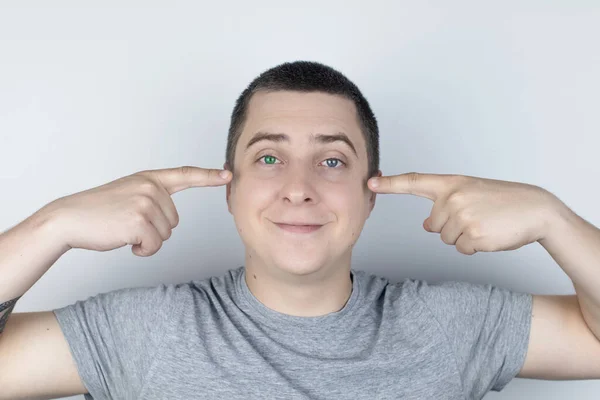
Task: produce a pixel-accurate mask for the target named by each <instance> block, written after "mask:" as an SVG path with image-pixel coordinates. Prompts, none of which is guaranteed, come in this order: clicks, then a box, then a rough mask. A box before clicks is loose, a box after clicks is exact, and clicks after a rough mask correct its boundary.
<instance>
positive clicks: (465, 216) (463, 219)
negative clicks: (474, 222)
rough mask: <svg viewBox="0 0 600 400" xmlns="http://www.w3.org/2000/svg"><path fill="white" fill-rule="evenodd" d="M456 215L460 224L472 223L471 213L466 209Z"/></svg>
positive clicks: (460, 210)
mask: <svg viewBox="0 0 600 400" xmlns="http://www.w3.org/2000/svg"><path fill="white" fill-rule="evenodd" d="M455 215H456V218H457V219H458V221H459V223H467V222H470V221H471V213H470V212H469V211H467V209H465V208H461V209H459V210H458V211H457V212H456V214H455Z"/></svg>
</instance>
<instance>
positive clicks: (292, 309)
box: [245, 253, 352, 317]
mask: <svg viewBox="0 0 600 400" xmlns="http://www.w3.org/2000/svg"><path fill="white" fill-rule="evenodd" d="M345 258H346V259H345V260H338V262H337V263H336V264H335V265H326V266H325V265H324V266H321V267H320V268H319V269H317V270H316V271H314V272H311V273H309V274H302V275H298V274H294V273H292V272H290V271H288V270H286V269H284V268H280V267H277V266H276V265H269V264H267V263H264V262H261V261H260V260H258V257H256V254H254V255H253V257H249V256H248V253H246V264H245V272H246V284H247V285H248V288H249V289H250V292H252V294H253V295H254V297H256V298H257V299H258V301H260V302H261V303H262V304H264V305H265V306H266V307H268V308H270V309H272V310H274V311H277V312H280V313H282V314H287V315H293V316H299V317H317V316H321V315H326V314H330V313H333V312H337V311H339V310H341V309H342V308H344V306H345V305H346V303H347V302H348V299H349V298H350V295H351V294H352V280H351V278H350V254H348V255H347V256H346V257H345Z"/></svg>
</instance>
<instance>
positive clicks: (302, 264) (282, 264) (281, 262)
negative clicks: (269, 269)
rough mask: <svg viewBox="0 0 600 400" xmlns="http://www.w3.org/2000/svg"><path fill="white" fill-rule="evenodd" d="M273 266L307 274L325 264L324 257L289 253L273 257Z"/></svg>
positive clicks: (286, 270) (321, 267)
mask: <svg viewBox="0 0 600 400" xmlns="http://www.w3.org/2000/svg"><path fill="white" fill-rule="evenodd" d="M273 263H274V266H275V267H276V268H278V269H280V270H282V271H285V272H287V273H289V274H294V275H309V274H312V273H315V272H317V271H319V270H321V269H323V267H324V266H325V264H326V261H325V259H324V258H321V257H319V258H317V257H307V254H305V253H304V254H297V255H293V254H290V253H286V254H282V255H281V256H279V257H273Z"/></svg>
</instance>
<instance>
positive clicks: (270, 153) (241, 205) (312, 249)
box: [225, 61, 380, 275]
mask: <svg viewBox="0 0 600 400" xmlns="http://www.w3.org/2000/svg"><path fill="white" fill-rule="evenodd" d="M225 168H227V169H230V170H231V171H233V180H232V182H231V183H230V184H229V185H228V188H227V202H228V205H229V210H230V212H231V213H232V214H233V216H234V219H235V222H236V225H237V228H238V231H239V233H240V236H241V238H242V240H243V242H244V244H245V246H246V252H247V256H248V257H250V258H252V259H254V260H255V261H256V262H257V263H259V264H260V265H264V266H265V267H266V268H269V269H276V270H279V271H281V270H285V271H286V272H288V273H292V274H296V275H303V274H309V273H312V272H316V271H318V270H319V269H323V268H335V267H336V266H339V265H340V264H344V266H347V265H348V264H349V262H350V255H351V250H352V247H353V245H354V243H355V242H356V240H357V239H358V237H359V235H360V232H361V231H362V228H363V225H364V222H365V220H366V219H367V218H368V216H369V214H370V212H371V210H372V208H373V206H374V204H375V195H374V193H372V192H371V191H370V190H369V189H368V188H367V186H366V182H367V180H368V178H370V177H372V176H376V175H378V174H380V173H379V135H378V128H377V121H376V119H375V116H374V115H373V112H372V111H371V109H370V107H369V104H368V102H367V100H366V99H365V98H364V97H363V96H362V94H361V93H360V91H359V89H358V88H357V87H356V85H354V84H353V83H352V82H350V81H349V80H348V79H347V78H346V77H345V76H343V75H342V74H341V73H339V72H338V71H335V70H334V69H332V68H330V67H327V66H325V65H322V64H319V63H314V62H305V61H300V62H295V63H286V64H282V65H279V66H277V67H275V68H272V69H270V70H268V71H266V72H264V73H263V74H261V75H260V76H258V77H257V78H256V79H255V80H254V81H253V82H252V83H250V85H249V86H248V87H247V88H246V89H245V90H244V91H243V92H242V94H241V95H240V97H239V99H238V100H237V102H236V105H235V108H234V110H233V113H232V117H231V126H230V130H229V136H228V140H227V151H226V164H225ZM290 225H296V226H290ZM298 225H313V226H312V227H306V226H305V227H300V226H298Z"/></svg>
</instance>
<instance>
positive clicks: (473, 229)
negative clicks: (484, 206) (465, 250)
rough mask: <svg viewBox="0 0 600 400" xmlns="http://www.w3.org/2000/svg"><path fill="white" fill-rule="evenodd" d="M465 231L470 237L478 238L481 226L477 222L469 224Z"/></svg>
mask: <svg viewBox="0 0 600 400" xmlns="http://www.w3.org/2000/svg"><path fill="white" fill-rule="evenodd" d="M465 233H466V234H467V236H468V237H469V238H471V239H480V238H481V237H482V235H481V227H480V226H479V225H478V224H470V225H469V226H468V227H467V228H466V229H465Z"/></svg>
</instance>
